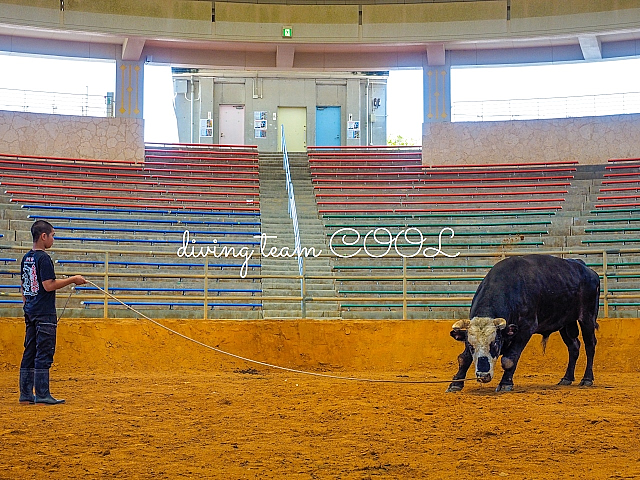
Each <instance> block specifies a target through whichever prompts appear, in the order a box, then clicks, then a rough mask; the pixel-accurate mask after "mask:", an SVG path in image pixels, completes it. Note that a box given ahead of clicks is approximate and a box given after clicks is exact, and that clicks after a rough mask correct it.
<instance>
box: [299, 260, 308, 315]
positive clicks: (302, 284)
mask: <svg viewBox="0 0 640 480" xmlns="http://www.w3.org/2000/svg"><path fill="white" fill-rule="evenodd" d="M306 273H307V262H302V277H301V278H300V293H302V302H301V304H300V309H301V312H300V313H301V314H302V318H307V299H306V297H307V282H306V279H305V275H306Z"/></svg>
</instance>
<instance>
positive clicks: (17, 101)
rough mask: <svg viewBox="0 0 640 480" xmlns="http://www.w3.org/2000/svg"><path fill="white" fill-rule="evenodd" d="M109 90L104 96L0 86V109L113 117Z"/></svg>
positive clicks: (111, 96) (111, 97) (111, 98)
mask: <svg viewBox="0 0 640 480" xmlns="http://www.w3.org/2000/svg"><path fill="white" fill-rule="evenodd" d="M113 100H114V96H113V93H112V92H108V93H107V94H106V95H89V94H82V93H60V92H45V91H38V90H18V89H13V88H0V110H9V111H14V112H30V113H48V114H54V115H76V116H81V117H85V116H89V117H113V116H114V110H113Z"/></svg>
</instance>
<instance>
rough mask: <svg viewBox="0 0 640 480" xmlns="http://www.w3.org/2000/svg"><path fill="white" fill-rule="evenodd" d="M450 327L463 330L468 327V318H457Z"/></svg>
mask: <svg viewBox="0 0 640 480" xmlns="http://www.w3.org/2000/svg"><path fill="white" fill-rule="evenodd" d="M451 328H453V329H454V330H465V329H467V328H469V320H458V321H457V322H456V323H454V324H453V327H451Z"/></svg>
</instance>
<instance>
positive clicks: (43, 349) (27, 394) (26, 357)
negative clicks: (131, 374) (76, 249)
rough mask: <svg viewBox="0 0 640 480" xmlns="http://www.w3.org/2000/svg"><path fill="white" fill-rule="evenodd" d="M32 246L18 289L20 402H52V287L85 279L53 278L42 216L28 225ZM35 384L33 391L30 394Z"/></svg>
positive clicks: (48, 232)
mask: <svg viewBox="0 0 640 480" xmlns="http://www.w3.org/2000/svg"><path fill="white" fill-rule="evenodd" d="M31 235H32V237H33V248H32V249H31V250H30V251H29V252H28V253H27V254H25V256H24V257H23V258H22V263H21V265H20V270H21V272H22V282H21V286H20V291H21V292H22V301H23V304H24V305H23V308H24V321H25V324H26V333H25V338H24V354H23V356H22V363H21V364H20V403H22V404H33V403H40V404H46V405H55V404H58V403H64V400H56V399H55V398H53V397H52V396H51V393H50V392H49V368H50V367H51V364H52V363H53V354H54V352H55V349H56V328H57V326H58V316H57V314H56V290H58V289H60V288H62V287H66V286H67V285H69V284H71V283H75V284H76V285H82V284H83V283H86V280H85V279H84V277H82V276H81V275H74V276H73V277H69V278H65V279H63V280H60V279H57V278H56V274H55V271H54V268H53V262H52V261H51V257H49V255H48V254H47V253H46V252H45V250H46V249H48V248H51V246H52V245H53V237H54V235H55V231H54V229H53V226H52V225H51V224H50V223H49V222H46V221H44V220H37V221H36V222H35V223H34V224H33V225H32V226H31ZM34 386H35V395H34V394H33V390H34Z"/></svg>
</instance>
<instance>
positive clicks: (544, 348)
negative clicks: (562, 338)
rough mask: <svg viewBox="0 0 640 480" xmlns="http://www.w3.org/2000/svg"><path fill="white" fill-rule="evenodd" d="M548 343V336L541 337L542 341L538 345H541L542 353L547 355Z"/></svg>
mask: <svg viewBox="0 0 640 480" xmlns="http://www.w3.org/2000/svg"><path fill="white" fill-rule="evenodd" d="M548 341H549V335H543V336H542V341H541V342H540V344H541V345H542V353H543V354H545V353H547V342H548Z"/></svg>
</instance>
